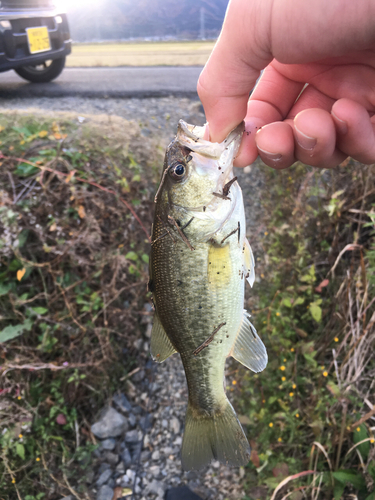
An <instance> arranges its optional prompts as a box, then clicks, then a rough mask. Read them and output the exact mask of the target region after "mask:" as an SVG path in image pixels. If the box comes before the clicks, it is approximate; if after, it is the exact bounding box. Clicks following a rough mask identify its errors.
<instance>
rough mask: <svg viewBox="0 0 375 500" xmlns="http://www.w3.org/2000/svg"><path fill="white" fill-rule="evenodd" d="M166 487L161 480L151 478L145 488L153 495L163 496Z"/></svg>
mask: <svg viewBox="0 0 375 500" xmlns="http://www.w3.org/2000/svg"><path fill="white" fill-rule="evenodd" d="M166 489H167V487H166V485H165V484H164V483H162V482H161V481H156V479H153V480H152V481H151V483H149V485H148V487H147V490H148V492H149V493H151V494H153V495H157V496H158V497H161V498H163V497H164V493H165V490H166Z"/></svg>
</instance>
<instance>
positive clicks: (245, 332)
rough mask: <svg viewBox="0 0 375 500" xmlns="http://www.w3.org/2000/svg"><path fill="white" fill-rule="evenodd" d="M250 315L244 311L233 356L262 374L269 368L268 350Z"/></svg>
mask: <svg viewBox="0 0 375 500" xmlns="http://www.w3.org/2000/svg"><path fill="white" fill-rule="evenodd" d="M249 317H250V315H249V314H248V312H247V311H245V310H244V312H243V316H242V322H241V325H240V328H239V330H238V334H237V337H236V340H235V342H234V346H233V348H232V352H231V353H230V354H231V356H232V357H233V358H234V359H236V360H237V361H238V362H239V363H241V364H242V365H244V366H246V368H249V369H250V370H252V371H253V372H257V373H258V372H261V371H262V370H264V369H265V367H266V366H267V361H268V356H267V351H266V348H265V346H264V344H263V342H262V341H261V339H260V337H259V335H258V334H257V331H256V330H255V328H254V327H253V325H252V324H251V323H250V321H249Z"/></svg>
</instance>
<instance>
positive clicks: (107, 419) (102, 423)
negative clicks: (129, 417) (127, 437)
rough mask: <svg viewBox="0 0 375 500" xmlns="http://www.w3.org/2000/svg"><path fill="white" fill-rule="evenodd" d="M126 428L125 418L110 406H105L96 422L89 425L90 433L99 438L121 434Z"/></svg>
mask: <svg viewBox="0 0 375 500" xmlns="http://www.w3.org/2000/svg"><path fill="white" fill-rule="evenodd" d="M127 429H128V423H127V421H126V418H125V417H124V416H123V415H121V413H119V412H118V411H116V410H115V409H114V408H112V407H109V408H107V409H106V410H105V412H104V413H103V414H102V416H101V418H100V419H99V420H98V422H95V424H93V425H92V426H91V431H92V433H93V434H94V435H95V436H96V437H97V438H99V439H106V438H110V437H117V436H121V434H122V433H123V432H125V431H126V430H127Z"/></svg>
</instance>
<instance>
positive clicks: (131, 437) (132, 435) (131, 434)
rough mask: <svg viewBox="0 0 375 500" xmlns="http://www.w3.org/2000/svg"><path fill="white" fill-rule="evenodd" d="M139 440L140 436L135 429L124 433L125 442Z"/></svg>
mask: <svg viewBox="0 0 375 500" xmlns="http://www.w3.org/2000/svg"><path fill="white" fill-rule="evenodd" d="M140 440H141V436H140V435H139V432H138V431H137V430H133V431H128V432H127V433H126V434H125V442H126V443H138V441H140Z"/></svg>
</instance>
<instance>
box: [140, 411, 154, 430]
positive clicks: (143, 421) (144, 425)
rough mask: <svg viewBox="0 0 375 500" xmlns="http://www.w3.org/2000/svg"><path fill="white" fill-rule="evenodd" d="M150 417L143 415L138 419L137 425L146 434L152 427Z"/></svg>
mask: <svg viewBox="0 0 375 500" xmlns="http://www.w3.org/2000/svg"><path fill="white" fill-rule="evenodd" d="M152 420H153V419H152V415H150V414H148V415H144V416H143V417H141V418H140V420H139V425H140V426H141V429H142V430H143V431H144V432H147V431H148V429H150V428H151V427H152Z"/></svg>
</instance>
